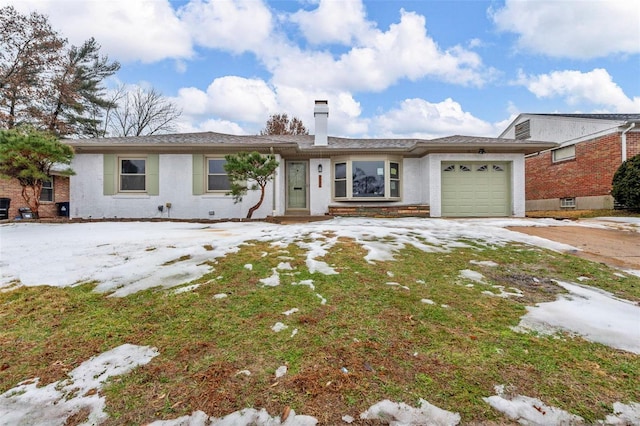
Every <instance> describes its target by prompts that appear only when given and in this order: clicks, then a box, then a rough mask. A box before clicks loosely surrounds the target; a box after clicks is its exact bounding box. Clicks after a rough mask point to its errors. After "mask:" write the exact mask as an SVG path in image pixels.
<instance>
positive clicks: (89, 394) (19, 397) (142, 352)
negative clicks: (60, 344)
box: [0, 344, 158, 425]
mask: <svg viewBox="0 0 640 426" xmlns="http://www.w3.org/2000/svg"><path fill="white" fill-rule="evenodd" d="M157 355H158V351H157V350H156V349H155V348H150V347H148V346H136V345H130V344H125V345H121V346H118V347H117V348H114V349H112V350H110V351H107V352H104V353H102V354H100V355H98V356H95V357H93V358H91V359H89V360H88V361H85V362H83V363H82V364H80V365H79V366H78V367H77V368H75V369H74V370H73V371H71V372H70V373H69V378H68V379H65V380H62V381H59V382H55V383H50V384H48V385H47V386H43V387H38V382H39V379H33V380H28V381H26V382H22V383H20V384H18V386H16V387H14V388H13V389H9V390H8V391H6V392H5V393H3V394H2V395H0V422H1V423H2V424H5V425H12V424H24V425H27V424H43V425H44V424H64V423H65V421H66V419H68V418H69V417H70V416H72V415H74V414H76V413H78V412H80V411H81V410H89V414H88V422H87V424H99V423H101V422H103V421H104V420H105V419H106V418H107V417H108V416H107V414H106V413H105V412H104V408H105V399H104V397H102V396H100V394H99V391H100V389H102V385H103V384H104V383H105V382H106V381H107V379H109V378H110V377H113V376H120V375H123V374H126V373H128V372H129V371H131V370H133V369H134V368H136V367H138V366H140V365H145V364H147V363H149V361H151V360H152V359H153V358H154V357H155V356H157Z"/></svg>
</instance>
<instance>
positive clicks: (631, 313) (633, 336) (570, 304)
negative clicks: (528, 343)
mask: <svg viewBox="0 0 640 426" xmlns="http://www.w3.org/2000/svg"><path fill="white" fill-rule="evenodd" d="M556 282H557V283H558V285H560V286H561V287H563V288H564V289H566V290H567V291H569V294H560V295H559V296H558V299H557V300H555V301H553V302H546V303H539V304H537V305H536V306H534V307H530V306H528V307H527V311H528V312H527V314H526V315H524V316H523V317H522V318H521V320H520V324H519V325H518V326H517V327H515V328H514V330H516V331H521V332H526V331H529V330H534V331H537V332H538V333H541V334H553V333H556V332H557V331H565V332H569V333H574V334H578V335H580V336H582V337H583V338H585V339H586V340H589V341H592V342H598V343H602V344H604V345H607V346H611V347H613V348H618V349H622V350H625V351H629V352H633V353H636V354H640V326H639V324H640V306H638V305H637V304H635V303H633V302H630V301H628V300H623V299H619V298H617V297H615V296H613V295H612V294H611V293H608V292H606V291H604V290H599V289H596V288H593V287H588V286H584V285H578V284H574V283H567V282H562V281H556Z"/></svg>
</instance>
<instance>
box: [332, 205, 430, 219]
mask: <svg viewBox="0 0 640 426" xmlns="http://www.w3.org/2000/svg"><path fill="white" fill-rule="evenodd" d="M329 215H331V216H350V217H381V218H393V217H430V216H431V214H430V209H429V206H427V205H422V204H414V205H405V206H380V205H375V206H370V205H357V206H349V205H340V206H329Z"/></svg>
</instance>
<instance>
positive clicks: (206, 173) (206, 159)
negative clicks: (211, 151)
mask: <svg viewBox="0 0 640 426" xmlns="http://www.w3.org/2000/svg"><path fill="white" fill-rule="evenodd" d="M209 160H217V161H224V162H225V163H226V161H227V160H226V159H225V158H224V157H221V156H208V157H207V156H205V157H204V188H205V192H206V193H209V194H211V193H213V194H226V193H227V192H229V191H230V190H231V181H229V187H228V188H224V189H210V188H209V176H228V175H227V172H226V171H225V172H224V173H210V170H209ZM223 169H224V165H223Z"/></svg>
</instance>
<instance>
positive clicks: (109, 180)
mask: <svg viewBox="0 0 640 426" xmlns="http://www.w3.org/2000/svg"><path fill="white" fill-rule="evenodd" d="M102 157H103V184H102V193H103V194H104V195H114V194H115V193H116V175H117V173H118V165H117V162H116V156H115V154H104V155H103V156H102Z"/></svg>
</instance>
